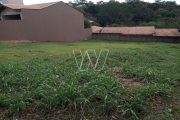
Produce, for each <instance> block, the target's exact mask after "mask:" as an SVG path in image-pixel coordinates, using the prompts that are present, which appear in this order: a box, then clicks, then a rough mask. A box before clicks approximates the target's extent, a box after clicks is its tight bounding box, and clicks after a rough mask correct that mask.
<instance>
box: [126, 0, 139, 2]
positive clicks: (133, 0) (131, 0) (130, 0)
mask: <svg viewBox="0 0 180 120" xmlns="http://www.w3.org/2000/svg"><path fill="white" fill-rule="evenodd" d="M140 1H141V0H126V2H140Z"/></svg>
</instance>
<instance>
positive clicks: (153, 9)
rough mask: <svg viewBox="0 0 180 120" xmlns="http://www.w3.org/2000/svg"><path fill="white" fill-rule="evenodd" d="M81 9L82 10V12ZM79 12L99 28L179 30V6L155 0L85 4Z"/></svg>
mask: <svg viewBox="0 0 180 120" xmlns="http://www.w3.org/2000/svg"><path fill="white" fill-rule="evenodd" d="M131 1H134V2H131ZM82 9H83V10H82ZM81 12H83V13H84V15H85V16H86V17H87V18H89V19H92V18H94V19H93V21H95V23H97V24H99V25H100V26H102V27H104V26H114V25H116V26H147V25H154V26H155V27H157V28H163V27H165V28H180V6H179V5H177V4H176V3H175V2H164V1H161V0H155V3H147V2H141V1H139V0H128V1H127V2H126V3H119V2H116V1H114V0H110V1H109V2H108V3H103V4H93V3H92V2H90V3H86V5H84V6H83V7H82V8H81Z"/></svg>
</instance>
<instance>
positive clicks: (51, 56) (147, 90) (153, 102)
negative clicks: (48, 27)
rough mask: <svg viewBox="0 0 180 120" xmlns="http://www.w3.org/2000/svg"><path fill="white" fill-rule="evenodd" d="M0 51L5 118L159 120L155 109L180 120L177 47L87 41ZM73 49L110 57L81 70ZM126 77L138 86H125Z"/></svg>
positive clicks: (8, 45)
mask: <svg viewBox="0 0 180 120" xmlns="http://www.w3.org/2000/svg"><path fill="white" fill-rule="evenodd" d="M0 49H1V51H0V58H1V59H0V61H1V65H0V83H1V84H0V111H4V114H2V115H1V114H0V118H1V119H8V118H14V119H19V118H21V119H40V118H43V119H78V120H79V119H81V118H82V119H83V118H84V119H85V118H87V119H155V118H154V114H155V113H153V112H149V111H151V110H152V109H153V108H152V107H154V106H156V107H157V108H156V109H155V110H153V111H156V112H158V111H162V112H161V113H159V114H160V115H159V116H158V115H155V116H157V118H156V119H164V116H171V117H170V118H172V119H177V118H179V113H178V112H179V109H180V106H179V105H180V103H179V97H178V95H179V93H178V92H179V83H180V45H179V44H169V43H143V42H139V43H134V42H118V41H100V40H88V41H83V42H73V43H50V42H48V43H0ZM74 49H80V50H82V51H85V50H86V49H95V50H96V51H97V52H99V51H100V50H101V49H109V50H110V53H109V56H108V59H107V61H106V64H105V67H104V69H103V70H102V71H94V70H93V69H92V67H91V68H90V69H89V70H88V71H79V70H78V67H77V65H76V62H75V59H74V57H73V56H72V55H70V54H72V52H73V50H74ZM103 56H105V54H103ZM91 57H92V58H93V60H95V57H94V56H93V54H92V55H91ZM80 58H81V57H80V56H79V57H78V61H80ZM86 59H87V58H86ZM85 64H86V62H85ZM115 67H117V68H118V69H120V71H114V70H113V69H114V68H115ZM123 79H129V80H133V82H134V83H135V82H138V83H139V84H140V85H138V86H137V87H132V86H124V85H123ZM175 95H176V96H175ZM159 99H162V100H160V102H164V105H166V107H163V110H160V109H159V108H158V107H159V106H163V105H162V104H159V105H157V104H158V103H157V102H159ZM163 99H167V101H164V100H163ZM175 99H177V100H176V101H175V102H172V101H171V100H175ZM170 104H171V105H170ZM168 105H169V106H168ZM167 106H168V107H167ZM168 111H170V112H168Z"/></svg>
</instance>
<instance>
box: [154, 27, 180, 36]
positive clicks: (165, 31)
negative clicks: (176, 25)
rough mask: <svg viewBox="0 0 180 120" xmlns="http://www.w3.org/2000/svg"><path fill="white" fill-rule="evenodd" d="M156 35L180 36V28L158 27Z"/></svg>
mask: <svg viewBox="0 0 180 120" xmlns="http://www.w3.org/2000/svg"><path fill="white" fill-rule="evenodd" d="M154 36H171V37H173V36H180V33H179V31H178V29H156V30H155V33H154Z"/></svg>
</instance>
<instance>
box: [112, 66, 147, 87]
mask: <svg viewBox="0 0 180 120" xmlns="http://www.w3.org/2000/svg"><path fill="white" fill-rule="evenodd" d="M110 71H112V72H113V73H115V78H116V79H117V80H119V81H120V82H121V84H122V86H123V87H125V88H127V89H135V88H137V87H139V86H146V85H148V84H147V83H145V82H142V81H140V80H135V79H133V78H131V77H130V78H128V77H125V76H124V72H123V68H121V67H113V68H111V69H110Z"/></svg>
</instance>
